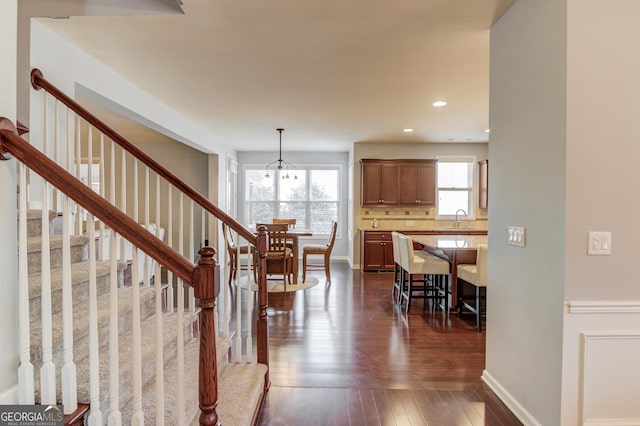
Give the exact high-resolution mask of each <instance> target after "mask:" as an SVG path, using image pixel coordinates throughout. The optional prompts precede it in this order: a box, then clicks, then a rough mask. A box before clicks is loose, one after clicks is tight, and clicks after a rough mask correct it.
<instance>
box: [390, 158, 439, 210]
mask: <svg viewBox="0 0 640 426" xmlns="http://www.w3.org/2000/svg"><path fill="white" fill-rule="evenodd" d="M399 167H400V170H399V172H398V175H399V185H398V186H399V189H400V197H399V198H400V200H399V204H402V205H406V206H435V204H436V163H435V161H434V160H425V161H421V162H416V163H402V164H400V165H399Z"/></svg>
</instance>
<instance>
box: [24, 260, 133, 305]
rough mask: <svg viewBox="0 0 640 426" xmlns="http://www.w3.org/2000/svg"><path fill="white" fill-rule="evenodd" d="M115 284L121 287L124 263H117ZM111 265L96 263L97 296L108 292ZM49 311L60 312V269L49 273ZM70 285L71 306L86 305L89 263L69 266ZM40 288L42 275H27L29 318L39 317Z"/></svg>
mask: <svg viewBox="0 0 640 426" xmlns="http://www.w3.org/2000/svg"><path fill="white" fill-rule="evenodd" d="M116 266H117V274H118V275H117V283H118V287H121V286H122V285H123V283H124V275H123V273H124V269H125V267H126V264H125V263H124V262H118V263H117V265H116ZM110 277H111V264H110V263H109V262H96V288H97V292H98V296H101V295H103V294H105V293H107V292H108V291H109V288H110V285H111V279H110ZM50 280H51V311H52V312H53V313H57V312H60V311H61V310H62V269H61V268H57V269H54V270H52V271H51V274H50ZM71 285H72V288H73V290H72V291H73V306H78V305H81V304H86V303H87V301H88V300H89V262H81V263H74V264H72V265H71ZM41 286H42V274H40V273H37V274H32V275H29V299H30V300H29V312H30V313H31V316H32V317H34V316H39V315H40V309H41V304H40V301H41V300H40V293H41V290H42V289H41Z"/></svg>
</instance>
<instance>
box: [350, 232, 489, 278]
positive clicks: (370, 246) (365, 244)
mask: <svg viewBox="0 0 640 426" xmlns="http://www.w3.org/2000/svg"><path fill="white" fill-rule="evenodd" d="M393 231H396V232H402V233H403V234H407V235H410V236H412V237H413V236H420V235H422V236H429V235H431V236H433V235H449V236H454V235H484V236H485V238H486V235H487V230H486V229H479V228H453V227H433V228H424V229H380V228H377V229H371V228H367V229H364V228H361V229H360V239H361V240H360V247H361V251H360V255H361V259H360V265H362V266H361V269H362V271H363V272H373V271H393V266H394V265H393V264H394V261H393V244H392V242H391V232H393Z"/></svg>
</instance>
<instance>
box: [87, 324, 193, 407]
mask: <svg viewBox="0 0 640 426" xmlns="http://www.w3.org/2000/svg"><path fill="white" fill-rule="evenodd" d="M183 315H184V341H183V344H185V343H187V342H190V341H192V340H193V337H192V335H191V333H190V330H191V322H192V321H194V316H193V314H190V313H189V314H183ZM176 318H177V317H176V314H175V313H167V314H164V315H163V318H162V333H163V334H162V336H163V339H162V340H163V361H164V365H165V366H167V365H170V364H171V363H172V362H174V360H175V358H176V356H177V346H176V337H177V331H176V328H177V327H176V326H177V319H176ZM140 328H141V334H140V337H141V345H140V347H141V360H142V370H141V378H142V384H143V387H144V386H146V385H147V384H148V383H149V382H153V381H154V380H153V378H154V377H155V363H156V353H157V352H158V350H157V347H156V323H155V316H151V317H149V318H147V319H146V320H144V321H143V322H142V323H141V325H140ZM107 333H108V332H107ZM103 338H104V340H108V334H107V335H105V336H104V337H103ZM118 340H119V348H118V349H119V354H118V365H119V367H118V369H119V401H120V404H119V405H120V407H119V409H120V410H122V409H123V408H124V406H125V404H126V402H127V401H131V399H132V398H133V387H132V386H133V383H132V381H133V351H132V345H131V331H127V332H126V333H123V334H120V336H119V339H118ZM77 368H78V372H77V374H78V400H79V401H83V402H89V396H90V394H89V362H88V358H86V357H85V359H83V360H81V361H80V362H79V363H78V366H77ZM165 371H166V367H165ZM109 372H110V368H109V354H108V350H107V349H106V347H105V348H104V349H103V350H101V351H100V406H101V409H102V411H103V413H105V412H107V411H108V396H109Z"/></svg>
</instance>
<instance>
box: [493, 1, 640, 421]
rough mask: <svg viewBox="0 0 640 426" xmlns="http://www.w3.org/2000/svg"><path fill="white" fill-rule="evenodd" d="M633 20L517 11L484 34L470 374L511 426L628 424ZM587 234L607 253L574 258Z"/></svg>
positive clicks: (586, 11) (545, 4)
mask: <svg viewBox="0 0 640 426" xmlns="http://www.w3.org/2000/svg"><path fill="white" fill-rule="evenodd" d="M638 16H640V4H639V3H638V2H637V1H633V0H616V1H605V0H565V1H558V0H540V1H537V2H523V1H520V2H517V3H515V4H514V6H512V8H511V9H510V10H509V11H508V12H507V13H506V14H505V16H503V17H502V19H501V20H500V21H499V22H498V23H497V24H496V25H495V26H494V27H493V29H492V32H491V119H490V123H491V141H490V145H489V156H490V159H491V173H490V177H489V186H490V192H491V205H490V207H489V209H490V211H489V246H490V248H491V249H490V255H489V282H490V293H489V294H490V296H489V301H488V308H487V311H488V318H487V322H488V324H487V360H486V371H485V374H484V378H485V380H486V381H487V382H488V383H489V384H490V386H491V387H492V388H493V389H494V390H495V391H496V392H497V393H498V394H499V396H500V397H501V398H502V399H503V400H504V401H505V402H506V403H507V405H509V406H510V407H511V408H512V409H513V410H514V411H515V412H516V413H517V414H519V415H520V417H521V419H523V421H524V422H525V424H542V425H562V426H573V425H603V424H620V425H622V424H624V425H630V424H640V406H639V405H638V404H637V400H638V395H640V369H639V368H637V360H638V359H640V286H639V285H638V280H637V274H636V271H635V269H636V268H635V266H636V262H637V261H636V257H637V256H636V252H637V249H636V247H635V245H636V242H637V241H638V237H639V236H640V235H639V234H640V231H638V230H637V229H636V228H635V227H634V226H633V223H632V222H631V221H630V218H633V213H634V212H635V211H636V210H637V209H638V207H640V201H638V199H637V196H636V195H637V193H638V189H637V188H638V185H637V182H638V181H640V168H638V167H637V159H638V158H639V157H640V144H638V141H637V135H638V134H640V122H639V121H638V120H637V114H638V110H639V109H638V106H639V104H638V99H639V98H640V83H639V82H638V78H637V76H638V75H640V61H638V55H636V54H635V52H637V51H638V47H639V46H638V40H639V39H640V29H639V28H638V26H637V18H638ZM541 23H544V25H541ZM508 225H521V226H525V227H526V228H527V247H526V248H524V249H519V248H514V247H509V246H507V245H506V244H505V243H504V240H505V235H506V232H505V230H506V227H507V226H508ZM588 231H611V232H612V233H613V239H612V246H611V247H612V254H611V255H610V256H588V255H587V232H588Z"/></svg>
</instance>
